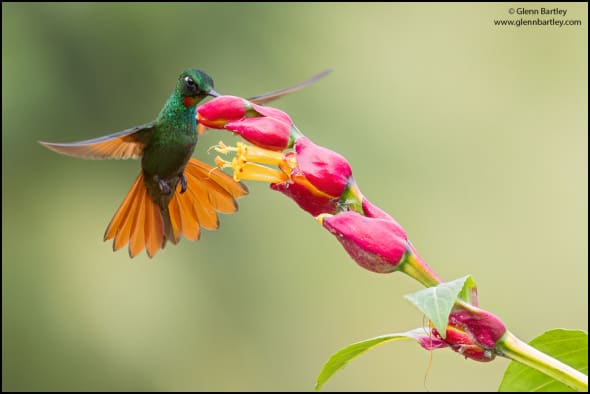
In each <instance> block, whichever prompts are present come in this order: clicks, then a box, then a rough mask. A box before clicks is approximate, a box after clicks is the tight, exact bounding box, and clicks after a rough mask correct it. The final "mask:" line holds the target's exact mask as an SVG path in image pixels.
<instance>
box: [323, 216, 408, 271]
mask: <svg viewBox="0 0 590 394" xmlns="http://www.w3.org/2000/svg"><path fill="white" fill-rule="evenodd" d="M319 220H320V223H321V224H322V226H323V227H324V228H325V229H327V230H328V231H329V232H331V233H332V234H334V235H335V236H336V239H337V240H338V241H339V242H340V243H341V244H342V246H343V247H344V249H345V250H346V251H347V252H348V254H349V255H350V256H351V257H352V258H353V259H354V261H356V262H357V263H358V264H359V265H360V266H361V267H363V268H365V269H368V270H369V271H373V272H377V273H390V272H394V271H396V270H397V269H398V267H399V265H400V263H402V262H403V261H404V260H405V258H406V254H407V251H408V238H407V236H406V232H405V231H404V229H403V228H402V227H401V226H400V225H399V224H398V223H397V222H396V221H393V220H385V219H376V218H369V217H365V216H362V215H360V214H359V213H357V212H352V211H350V212H342V213H339V214H337V215H334V216H331V215H322V216H321V217H320V218H319Z"/></svg>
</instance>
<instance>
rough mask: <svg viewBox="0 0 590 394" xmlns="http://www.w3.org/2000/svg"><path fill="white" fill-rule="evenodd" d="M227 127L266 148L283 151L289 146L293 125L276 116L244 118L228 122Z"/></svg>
mask: <svg viewBox="0 0 590 394" xmlns="http://www.w3.org/2000/svg"><path fill="white" fill-rule="evenodd" d="M225 129H226V130H229V131H232V132H234V133H236V134H238V135H239V136H240V137H242V138H243V139H245V140H246V141H248V142H251V143H253V144H254V145H256V146H259V147H261V148H264V149H269V150H273V151H282V150H285V149H286V148H287V147H288V146H289V141H290V138H291V125H290V124H287V123H285V122H283V121H282V120H279V119H275V118H264V117H257V118H242V119H239V120H234V121H231V122H228V123H226V125H225Z"/></svg>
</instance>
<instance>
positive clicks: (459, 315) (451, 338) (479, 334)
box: [419, 302, 506, 362]
mask: <svg viewBox="0 0 590 394" xmlns="http://www.w3.org/2000/svg"><path fill="white" fill-rule="evenodd" d="M505 333H506V326H505V325H504V323H503V322H502V321H501V320H500V319H499V318H498V317H497V316H496V315H494V314H492V313H490V312H488V311H485V310H483V309H480V308H477V307H475V306H473V305H469V304H467V303H465V302H457V304H455V306H454V307H453V310H452V311H451V314H450V315H449V323H448V325H447V329H446V337H445V338H444V339H443V338H442V337H441V335H440V333H439V332H438V331H437V329H436V328H433V327H432V326H431V335H430V337H429V339H430V338H431V339H432V341H431V342H430V343H429V342H428V339H427V338H420V339H419V342H420V344H421V345H422V347H423V348H425V349H427V350H431V349H438V348H441V347H445V345H446V346H449V347H450V348H451V349H452V350H454V351H455V352H457V353H460V354H462V355H463V356H465V358H470V359H472V360H475V361H481V362H488V361H492V360H493V359H494V358H495V357H496V355H497V354H498V351H497V349H496V347H497V345H498V343H499V341H500V340H501V339H502V337H503V336H504V334H505ZM441 341H442V342H444V344H445V345H441Z"/></svg>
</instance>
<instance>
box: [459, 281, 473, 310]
mask: <svg viewBox="0 0 590 394" xmlns="http://www.w3.org/2000/svg"><path fill="white" fill-rule="evenodd" d="M457 297H458V298H459V299H461V300H463V301H465V302H466V303H468V304H470V305H474V306H477V286H476V285H475V281H474V280H473V278H472V277H471V275H468V276H467V279H466V280H465V284H464V285H463V288H462V289H461V292H460V293H459V295H458V296H457ZM474 298H475V300H474ZM473 301H475V303H474V302H473Z"/></svg>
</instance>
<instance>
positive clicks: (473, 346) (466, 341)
mask: <svg viewBox="0 0 590 394" xmlns="http://www.w3.org/2000/svg"><path fill="white" fill-rule="evenodd" d="M431 334H432V336H431V338H432V343H433V344H435V345H434V346H429V343H428V339H426V338H422V339H421V340H419V342H420V345H422V347H423V348H424V349H426V350H432V349H440V348H443V347H446V346H448V347H450V348H451V349H452V350H453V351H455V352H457V353H459V354H461V355H463V356H464V357H465V358H470V359H472V360H475V361H481V362H489V361H492V360H493V359H494V358H496V353H495V352H494V351H493V349H487V348H485V347H482V346H480V345H479V344H477V343H476V342H475V341H474V340H473V338H472V337H471V336H470V335H469V333H467V332H465V331H463V330H461V329H460V328H458V327H454V326H452V325H448V326H447V332H446V338H445V339H442V337H441V336H440V333H439V332H438V331H437V330H436V328H432V333H431ZM441 342H442V343H441Z"/></svg>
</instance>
